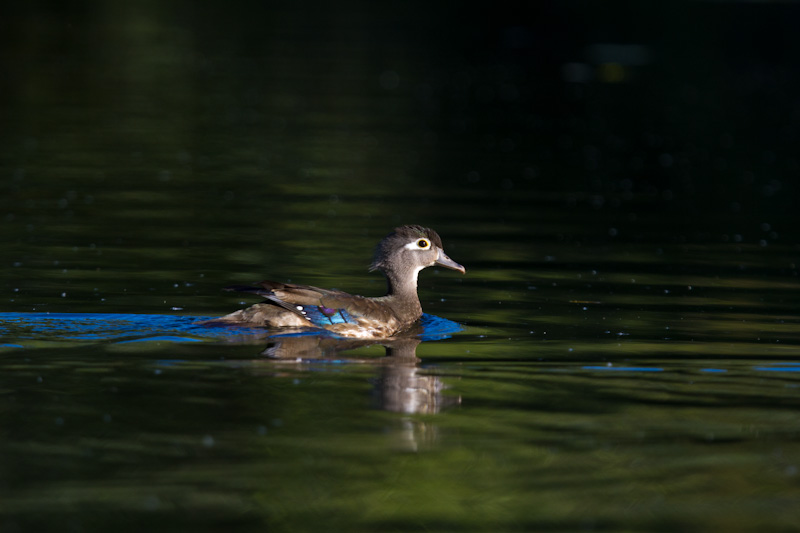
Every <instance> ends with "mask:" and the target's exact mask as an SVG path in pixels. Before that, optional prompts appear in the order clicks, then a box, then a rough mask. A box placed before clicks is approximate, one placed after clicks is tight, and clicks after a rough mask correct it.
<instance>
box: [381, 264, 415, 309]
mask: <svg viewBox="0 0 800 533" xmlns="http://www.w3.org/2000/svg"><path fill="white" fill-rule="evenodd" d="M418 273H419V270H413V271H404V272H395V271H389V272H384V275H385V276H386V284H387V291H386V296H384V299H385V301H386V302H387V303H388V304H389V305H390V306H391V307H392V309H393V310H394V312H395V314H397V316H398V318H400V319H401V320H404V321H409V322H413V321H414V320H416V319H418V318H419V317H420V316H422V305H420V303H419V296H418V295H417V274H418Z"/></svg>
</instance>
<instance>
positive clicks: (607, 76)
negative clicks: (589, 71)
mask: <svg viewBox="0 0 800 533" xmlns="http://www.w3.org/2000/svg"><path fill="white" fill-rule="evenodd" d="M627 77H628V76H627V72H626V71H625V67H623V66H622V65H620V64H619V63H603V64H601V65H600V66H598V67H597V79H599V80H600V81H602V82H603V83H621V82H623V81H625V78H627Z"/></svg>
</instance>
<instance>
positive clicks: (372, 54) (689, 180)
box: [0, 1, 800, 217]
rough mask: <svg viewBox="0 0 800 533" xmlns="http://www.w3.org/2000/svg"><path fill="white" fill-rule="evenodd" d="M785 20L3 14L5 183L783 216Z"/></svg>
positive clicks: (138, 9)
mask: <svg viewBox="0 0 800 533" xmlns="http://www.w3.org/2000/svg"><path fill="white" fill-rule="evenodd" d="M798 22H800V18H799V17H798V6H797V5H796V4H795V3H793V2H724V1H718V2H712V1H708V2H704V1H695V2H689V1H678V2H638V1H630V2H623V1H614V2H587V1H544V2H525V3H513V2H485V3H477V2H473V3H460V2H452V3H450V2H388V3H384V2H381V3H375V2H359V1H349V2H330V3H326V2H289V3H282V2H281V3H278V2H274V3H273V2H246V1H234V2H224V3H222V2H216V3H215V2H148V1H142V2H126V3H120V4H119V5H117V4H116V3H114V4H113V5H112V3H105V2H75V1H72V2H41V1H40V2H17V3H5V4H4V5H3V7H2V8H0V62H1V63H0V65H2V72H3V75H2V78H0V96H1V97H2V101H3V103H2V105H1V106H0V120H2V123H3V128H2V130H3V132H2V134H0V139H2V143H3V148H2V150H0V154H2V155H0V157H2V160H1V161H0V163H2V164H3V173H4V176H3V180H4V181H9V180H10V179H11V178H13V176H14V175H15V172H16V173H17V174H18V173H19V172H20V169H23V170H24V171H25V172H26V175H28V176H30V175H35V167H36V165H37V163H38V162H41V161H42V159H43V157H46V156H47V155H48V154H47V150H49V151H50V153H51V154H52V152H55V151H61V152H71V153H72V154H73V155H74V154H76V153H84V154H86V155H87V157H88V158H92V159H93V160H94V161H95V165H96V166H97V167H99V168H100V171H102V168H103V167H104V161H106V162H107V161H108V160H109V158H112V157H113V154H115V153H116V154H117V160H116V161H114V162H115V163H119V161H118V159H119V158H127V159H130V158H132V157H133V158H134V159H135V154H140V158H142V154H144V155H143V158H144V159H146V163H145V164H144V166H141V165H140V166H138V167H137V165H132V164H129V163H130V162H129V161H127V160H126V161H124V163H125V165H124V166H126V168H128V169H129V170H130V175H129V176H127V178H129V179H132V180H135V179H141V178H142V177H146V179H150V178H151V177H152V176H153V175H154V174H158V173H159V172H161V171H163V170H164V169H165V168H166V169H167V172H169V173H170V175H171V176H173V177H177V178H180V177H181V176H182V175H183V174H182V173H185V172H188V170H187V169H186V168H185V167H188V166H191V173H192V174H193V175H194V177H193V180H199V181H198V182H200V183H203V184H205V185H206V186H213V185H214V184H219V183H221V182H225V181H228V182H232V181H237V182H238V183H240V184H249V185H250V186H251V187H254V189H257V190H261V188H262V187H263V188H267V189H268V188H270V187H274V188H277V187H279V186H281V185H286V184H289V183H291V182H292V181H293V180H311V181H310V182H309V183H310V184H311V186H312V187H318V188H319V190H320V191H321V192H328V191H333V192H337V191H339V192H344V191H345V190H352V187H367V188H369V187H371V185H370V184H374V183H376V182H380V181H383V182H386V183H393V184H396V185H400V186H401V187H403V188H405V187H409V186H410V187H412V188H413V187H420V186H421V185H422V184H424V185H425V187H427V188H429V187H431V186H435V188H437V190H439V191H447V190H449V189H453V188H458V189H475V190H483V189H493V190H515V191H519V190H533V191H556V192H558V193H567V194H577V195H581V196H580V197H581V198H586V199H587V200H586V201H588V202H592V203H594V204H597V205H602V204H603V203H605V202H607V201H608V200H609V199H610V198H614V197H618V198H623V199H624V198H627V197H630V196H631V195H637V194H639V195H646V196H649V197H651V198H653V199H656V200H658V202H657V203H658V205H659V206H661V207H673V206H674V207H676V208H677V209H678V210H679V211H680V212H690V213H699V212H704V211H708V210H714V211H719V212H720V213H728V214H732V215H736V214H737V213H743V214H761V215H764V214H769V215H770V216H771V217H782V216H791V215H793V212H794V201H795V198H796V197H797V185H796V181H797V180H796V175H797V173H798V169H800V163H799V162H798V156H797V146H798V126H797V122H798V120H797V119H798V114H799V113H800V101H799V97H798V94H800V91H798V69H797V61H798V60H797V58H798V57H800V54H799V52H800V50H798V37H797V34H798V32H797V28H798ZM598 45H599V46H598ZM604 45H623V46H622V47H608V46H604ZM172 130H180V135H182V136H183V138H182V139H180V140H178V139H177V133H178V132H176V131H172ZM353 132H356V133H357V135H354V134H353ZM212 133H213V135H212ZM347 135H350V136H351V137H350V142H349V143H348V144H344V145H337V144H335V140H334V139H336V138H340V139H341V138H343V137H346V136H347ZM309 138H315V139H321V141H320V142H321V144H322V146H316V147H315V149H316V150H317V152H320V151H323V150H324V151H326V155H324V156H322V157H320V158H317V159H314V161H311V162H309V160H310V159H313V157H312V156H309V155H308V154H295V153H293V150H295V149H297V145H298V144H300V143H302V142H303V139H309ZM88 139H90V140H88ZM376 150H377V151H378V152H379V155H378V156H373V155H372V154H375V153H376ZM89 152H91V153H89ZM161 152H163V154H161ZM176 153H177V154H179V155H175V154H176ZM131 154H134V156H131ZM181 154H182V155H181ZM344 154H346V155H344ZM354 154H358V155H360V156H363V157H362V159H361V160H360V162H359V164H357V165H355V164H350V165H343V166H344V167H346V168H345V169H344V171H343V172H340V173H337V174H336V175H335V176H327V177H326V176H323V175H322V174H324V172H322V173H320V172H316V173H315V172H314V171H313V170H312V171H309V167H313V166H315V165H316V166H322V167H326V166H327V167H331V166H333V165H335V164H337V163H339V162H340V159H341V158H342V157H354ZM162 155H163V157H164V158H165V160H166V161H167V162H159V158H160V157H162ZM181 158H183V159H182V160H181ZM281 158H284V159H281ZM176 159H178V161H176ZM188 159H191V165H189V164H188V163H187V164H183V166H182V164H181V163H186V160H188ZM247 160H249V163H252V165H251V166H250V170H249V171H240V172H238V174H236V175H235V176H232V175H231V174H228V175H224V172H223V171H224V170H225V169H226V168H228V169H230V168H231V167H232V165H234V164H236V165H243V164H244V163H243V162H244V161H247ZM137 164H138V163H137ZM148 165H149V166H148ZM105 166H106V167H108V165H107V164H105ZM137 169H138V170H137ZM137 171H138V172H139V175H138V176H137V175H136V173H137ZM125 178H126V176H122V175H120V174H119V172H117V173H116V175H115V177H114V179H117V180H120V179H125ZM61 179H63V177H62V178H61ZM312 182H313V183H312ZM253 184H255V185H253ZM377 192H378V193H379V194H389V195H391V194H392V193H391V191H387V190H384V189H381V190H379V191H377Z"/></svg>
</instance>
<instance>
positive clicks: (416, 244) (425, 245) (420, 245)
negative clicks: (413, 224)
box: [403, 238, 431, 250]
mask: <svg viewBox="0 0 800 533" xmlns="http://www.w3.org/2000/svg"><path fill="white" fill-rule="evenodd" d="M430 247H431V241H429V240H428V239H425V238H422V239H417V240H415V241H411V242H410V243H408V244H406V245H405V246H404V247H403V248H405V249H407V250H428V249H430Z"/></svg>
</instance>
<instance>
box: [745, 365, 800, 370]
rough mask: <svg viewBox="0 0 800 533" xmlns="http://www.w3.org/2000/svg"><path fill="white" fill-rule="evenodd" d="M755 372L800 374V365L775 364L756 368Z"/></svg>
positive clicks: (754, 368)
mask: <svg viewBox="0 0 800 533" xmlns="http://www.w3.org/2000/svg"><path fill="white" fill-rule="evenodd" d="M753 370H760V371H762V372H800V363H775V364H774V365H771V366H754V367H753Z"/></svg>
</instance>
